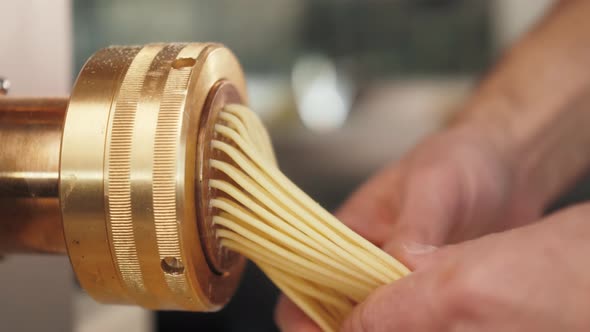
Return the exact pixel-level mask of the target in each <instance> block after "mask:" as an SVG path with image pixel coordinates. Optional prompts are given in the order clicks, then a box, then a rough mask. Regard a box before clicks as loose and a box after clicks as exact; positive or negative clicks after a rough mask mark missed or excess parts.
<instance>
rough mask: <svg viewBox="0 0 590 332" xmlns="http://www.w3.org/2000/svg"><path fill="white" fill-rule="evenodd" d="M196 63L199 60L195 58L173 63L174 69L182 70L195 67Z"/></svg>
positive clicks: (177, 60)
mask: <svg viewBox="0 0 590 332" xmlns="http://www.w3.org/2000/svg"><path fill="white" fill-rule="evenodd" d="M196 62H197V60H196V59H193V58H180V59H176V60H174V61H173V62H172V68H174V69H180V68H184V67H192V66H194V65H195V63H196Z"/></svg>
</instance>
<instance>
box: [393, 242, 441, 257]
mask: <svg viewBox="0 0 590 332" xmlns="http://www.w3.org/2000/svg"><path fill="white" fill-rule="evenodd" d="M402 249H403V250H404V251H405V252H406V253H408V254H410V255H425V254H429V253H431V252H434V251H436V250H437V249H438V247H436V246H432V245H428V244H423V243H418V242H404V243H402Z"/></svg>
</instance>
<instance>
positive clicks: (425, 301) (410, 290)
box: [341, 273, 442, 332]
mask: <svg viewBox="0 0 590 332" xmlns="http://www.w3.org/2000/svg"><path fill="white" fill-rule="evenodd" d="M433 293H435V289H433V283H432V282H431V280H430V279H429V278H428V276H427V275H426V274H420V273H414V274H412V275H410V276H408V277H406V278H404V279H401V280H399V281H397V282H395V283H393V284H390V285H387V286H384V287H381V288H379V289H378V290H377V291H375V292H374V293H373V294H372V295H371V296H369V298H367V300H366V301H365V302H363V303H362V304H360V305H358V306H357V307H356V308H355V309H354V310H353V312H352V314H351V315H350V316H349V317H348V318H347V320H346V321H345V322H344V323H343V325H342V328H341V331H342V332H381V331H383V332H385V331H411V332H422V331H424V332H426V331H442V329H441V326H438V321H439V319H438V317H439V316H440V314H439V313H438V312H437V310H439V307H441V306H440V305H438V304H436V300H435V299H434V298H433Z"/></svg>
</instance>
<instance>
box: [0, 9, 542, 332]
mask: <svg viewBox="0 0 590 332" xmlns="http://www.w3.org/2000/svg"><path fill="white" fill-rule="evenodd" d="M552 3H553V1H552V0H520V1H511V0H388V1H386V0H305V1H303V0H274V1H267V0H249V1H235V0H233V1H231V0H209V1H207V0H198V1H194V0H177V1H158V0H143V1H139V0H137V1H132V0H128V1H115V0H59V1H58V0H55V1H44V0H21V1H16V0H15V1H7V0H3V1H2V11H1V12H0V19H1V20H2V27H3V29H2V31H0V43H1V45H2V47H1V48H0V75H2V76H6V77H8V78H9V79H10V80H11V81H12V89H11V95H13V96H20V95H32V96H38V95H67V94H68V93H69V88H70V87H71V85H72V83H73V80H74V79H75V75H76V73H77V72H78V70H79V69H80V67H81V66H82V65H83V63H84V61H85V60H86V59H87V58H88V57H89V56H90V55H91V54H92V53H94V52H95V51H96V50H98V49H99V48H102V47H105V46H108V45H112V44H143V43H149V42H158V41H163V42H164V41H166V42H170V41H217V42H221V43H224V44H226V45H227V46H228V47H229V48H231V49H232V50H233V51H234V52H235V53H236V54H237V57H238V58H239V60H240V61H241V63H242V65H243V67H244V70H245V72H246V75H247V80H248V88H249V94H250V98H251V106H252V107H253V108H254V109H255V110H256V111H257V112H259V114H260V115H261V116H262V118H263V120H264V121H265V123H266V124H267V125H268V127H269V129H270V132H271V135H272V138H273V142H274V144H275V148H276V151H277V155H278V159H279V163H280V165H281V167H282V169H283V170H284V172H285V173H286V174H287V175H288V176H289V177H291V178H292V179H293V180H294V182H296V183H297V184H298V185H300V186H301V187H302V188H303V189H304V190H305V191H306V192H308V193H309V194H310V195H311V196H312V197H314V198H315V199H317V200H318V201H319V202H320V203H321V204H322V205H324V206H325V207H327V208H328V209H334V208H336V207H337V206H338V205H339V204H340V203H341V202H342V201H343V199H344V198H345V197H346V196H347V195H349V194H350V193H351V191H352V190H354V188H355V187H356V186H358V185H359V184H360V183H361V182H362V181H363V180H364V179H366V178H367V177H368V176H369V175H370V174H371V173H372V172H373V171H375V170H377V169H378V168H380V167H382V166H384V165H385V164H387V163H389V162H392V161H395V160H396V159H398V158H399V157H400V156H401V155H402V154H403V153H404V152H405V151H407V150H408V149H409V148H411V147H412V146H413V145H415V144H416V142H417V141H419V140H420V139H421V138H422V137H423V136H425V135H427V134H428V133H431V132H433V131H435V130H437V129H438V128H441V127H443V126H444V125H445V123H446V122H447V121H449V119H450V118H451V117H452V115H453V113H454V112H456V111H457V110H459V109H460V107H461V104H462V101H463V100H464V99H465V98H466V96H468V94H469V91H470V90H471V88H472V86H473V84H474V83H475V81H476V80H477V78H478V77H479V76H481V74H483V73H484V72H485V70H486V68H488V67H489V66H490V65H491V64H492V63H493V61H494V59H496V58H497V56H498V55H499V54H500V53H501V51H502V50H503V49H504V48H505V47H507V46H509V45H510V44H511V43H512V42H513V41H514V40H515V39H516V38H518V37H519V36H520V35H521V34H522V33H524V32H526V30H527V29H529V28H530V26H531V25H532V24H534V22H535V21H536V20H538V19H539V17H541V16H542V15H543V13H544V12H545V11H546V10H547V9H548V8H549V7H550V6H551V4H552ZM0 285H2V286H1V287H0V289H1V290H0V324H1V325H2V327H1V328H0V329H1V330H2V331H76V332H78V331H79V332H91V331H128V332H133V331H137V332H140V331H154V332H159V331H275V330H276V328H275V327H274V324H273V322H272V312H273V306H274V303H275V301H276V297H277V295H278V292H277V290H276V289H275V288H274V287H273V286H272V284H271V283H270V282H269V281H268V280H267V279H266V278H265V277H264V276H263V275H262V273H261V272H260V271H258V270H257V269H256V268H255V267H254V266H249V268H248V270H247V273H246V275H245V277H244V280H243V282H242V284H241V288H240V290H239V291H238V293H237V294H236V296H235V298H234V300H233V301H232V302H231V304H230V305H228V306H227V308H226V309H224V310H223V311H221V312H219V313H215V314H195V313H177V312H157V313H153V312H148V311H145V310H141V309H137V308H130V307H121V306H105V305H99V304H96V303H94V302H93V301H92V300H91V299H89V298H88V297H87V296H85V295H84V294H83V293H82V292H81V291H80V290H79V289H78V288H77V287H76V285H75V279H74V277H73V274H72V273H71V270H70V268H69V266H68V262H67V259H65V258H57V257H26V256H15V257H8V258H6V259H5V260H4V262H3V263H2V264H0Z"/></svg>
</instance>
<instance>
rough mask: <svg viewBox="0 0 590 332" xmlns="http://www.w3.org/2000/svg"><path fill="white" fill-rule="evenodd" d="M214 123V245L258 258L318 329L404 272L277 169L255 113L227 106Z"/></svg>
mask: <svg viewBox="0 0 590 332" xmlns="http://www.w3.org/2000/svg"><path fill="white" fill-rule="evenodd" d="M219 119H220V120H219V122H218V123H217V124H216V126H215V131H216V134H215V139H214V140H213V141H212V149H214V150H216V151H217V152H219V153H218V154H217V156H220V155H222V156H223V158H214V159H213V160H211V161H210V167H212V168H213V169H215V170H216V171H217V174H220V175H223V176H219V177H217V178H214V179H211V180H210V181H209V186H210V187H211V188H212V189H214V190H216V192H217V193H218V194H217V195H216V197H215V198H214V199H212V201H211V206H212V207H213V208H214V213H215V215H214V217H213V222H214V223H215V224H216V225H217V227H218V229H217V236H218V237H219V238H220V241H221V244H222V245H223V246H225V247H227V248H229V249H231V250H234V251H237V252H239V253H241V254H242V255H244V256H246V257H248V258H249V259H250V260H252V261H253V262H254V263H255V264H257V265H258V266H259V267H260V269H261V270H262V271H264V273H265V274H266V275H267V276H268V277H269V278H270V279H271V280H272V281H273V282H274V283H275V284H276V285H277V286H278V287H279V288H280V289H281V290H282V291H283V292H284V293H285V294H286V295H287V296H288V297H289V298H290V299H291V300H292V301H293V302H294V303H295V304H296V305H297V306H299V307H300V308H301V309H302V310H303V311H304V312H305V313H306V314H307V315H308V316H309V317H310V318H311V319H313V320H314V321H315V322H316V323H317V324H318V325H319V326H320V328H321V329H322V330H324V331H335V330H337V329H338V327H339V326H340V323H341V322H342V320H343V319H345V318H346V316H347V315H348V313H349V312H350V311H351V310H352V308H353V307H354V305H355V304H357V303H359V302H361V301H363V300H364V299H365V298H366V297H367V296H368V295H369V293H370V292H371V291H373V290H374V289H375V288H377V287H379V286H381V285H384V284H387V283H390V282H392V281H395V280H397V279H399V278H401V277H403V276H405V275H407V274H408V273H409V272H410V271H409V270H408V269H407V268H406V267H405V266H404V265H403V264H401V263H400V262H398V261H397V260H396V259H394V258H393V257H391V256H390V255H388V254H386V253H385V252H383V251H382V250H381V249H379V248H377V247H376V246H374V245H373V244H372V243H370V242H369V241H367V240H365V239H364V238H363V237H361V236H359V235H358V234H356V233H355V232H353V231H352V230H350V229H349V228H348V227H346V226H345V225H344V224H342V223H341V222H340V221H338V220H337V219H336V218H335V217H334V216H332V215H331V214H330V213H329V212H327V211H326V210H325V209H323V208H322V207H321V206H320V205H319V204H318V203H316V202H315V201H313V200H312V199H311V198H310V197H309V196H307V195H306V194H305V193H304V192H303V191H301V189H299V188H298V187H297V186H295V185H294V184H293V183H292V182H291V181H290V180H289V179H288V178H287V177H286V176H285V175H284V174H283V173H281V171H280V170H279V169H278V167H277V164H276V160H275V157H274V153H273V149H272V144H271V142H270V138H269V135H268V133H267V131H266V129H265V127H264V125H263V124H262V122H261V121H260V120H259V118H258V117H257V115H256V114H255V113H254V112H252V111H251V110H250V109H248V108H247V107H244V106H241V105H229V106H227V107H226V108H225V109H224V110H223V111H222V112H221V113H220V116H219Z"/></svg>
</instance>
